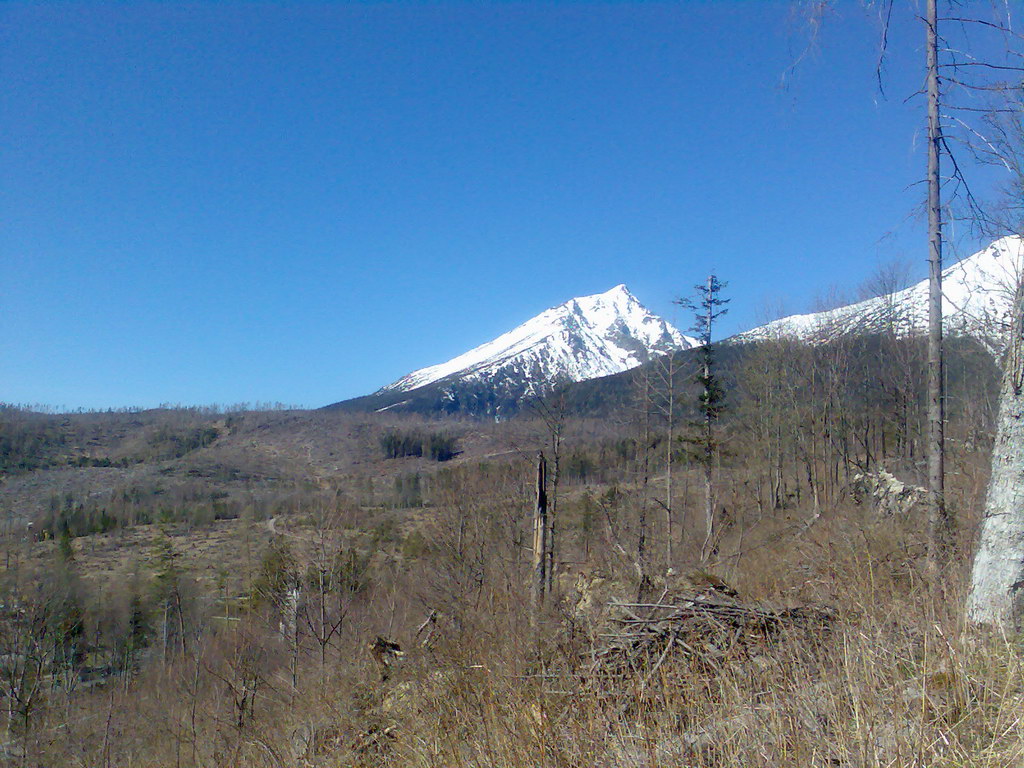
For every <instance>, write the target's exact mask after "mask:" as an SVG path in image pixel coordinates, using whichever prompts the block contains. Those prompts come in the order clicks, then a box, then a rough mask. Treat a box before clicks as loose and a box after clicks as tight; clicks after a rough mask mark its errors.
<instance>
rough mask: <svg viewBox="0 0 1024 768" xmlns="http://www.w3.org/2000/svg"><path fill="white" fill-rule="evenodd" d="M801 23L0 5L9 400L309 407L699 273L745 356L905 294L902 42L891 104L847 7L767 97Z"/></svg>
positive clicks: (766, 10)
mask: <svg viewBox="0 0 1024 768" xmlns="http://www.w3.org/2000/svg"><path fill="white" fill-rule="evenodd" d="M795 5H796V4H795V3H786V2H745V3H741V2H735V3H732V2H703V3H700V2H680V3H653V2H652V3H600V4H589V3H551V2H549V3H482V2H481V3H477V2H474V3H468V2H467V3H400V2H393V3H381V4H375V3H305V2H302V3H289V2H273V3H270V2H260V3H244V4H243V3H211V4H203V3H192V4H188V5H183V4H176V3H169V2H164V3H152V4H149V3H143V2H132V3H111V4H99V3H93V4H72V3H59V4H45V3H33V4H25V3H18V2H7V3H4V4H3V5H0V73H2V77H0V83H2V84H0V145H2V146H3V150H2V153H0V210H2V211H3V215H2V217H0V268H2V270H3V274H4V279H3V281H2V288H0V401H6V402H15V403H45V404H49V405H52V406H58V407H67V408H77V407H87V408H105V407H118V406H152V405H156V404H158V403H182V404H209V403H220V404H231V403H237V402H243V401H249V402H253V401H264V402H266V401H280V402H285V403H293V404H301V405H305V406H320V405H324V404H327V403H330V402H334V401H337V400H340V399H344V398H347V397H353V396H357V395H360V394H365V393H367V392H370V391H373V390H375V389H376V388H378V387H379V386H381V385H383V384H385V383H388V382H390V381H392V380H394V379H396V378H398V377H399V376H400V375H402V374H404V373H406V372H408V371H410V370H412V369H414V368H418V367H421V366H424V365H429V364H433V363H438V362H441V361H443V360H446V359H448V358H449V357H452V356H454V355H456V354H458V353H460V352H463V351H465V350H466V349H468V348H470V347H472V346H475V345H476V344H479V343H482V342H484V341H487V340H489V339H491V338H493V337H494V336H496V335H498V334H499V333H502V332H504V331H506V330H509V329H510V328H511V327H512V326H514V325H516V324H518V323H519V322H522V321H524V320H526V319H527V318H529V317H530V316H532V315H534V314H536V313H538V312H540V311H542V310H543V309H546V308H547V307H549V306H552V305H555V304H558V303H561V302H563V301H565V300H567V299H569V298H571V297H572V296H578V295H585V294H590V293H596V292H600V291H604V290H607V289H608V288H610V287H612V286H614V285H616V284H617V283H620V282H625V283H626V284H627V285H628V286H629V287H630V289H631V290H632V291H633V292H634V293H635V294H636V295H637V296H638V297H639V298H640V300H641V301H643V302H644V303H645V304H647V306H649V307H650V308H651V309H652V310H654V311H655V312H660V313H663V314H665V315H666V316H667V317H669V318H670V319H671V318H672V317H673V315H674V309H673V305H672V299H674V298H675V297H677V296H679V295H682V294H688V293H690V291H691V288H692V286H693V284H694V283H697V282H700V281H702V280H703V279H704V277H705V276H706V275H707V274H708V272H709V271H714V272H716V273H717V274H718V275H719V277H720V278H721V279H723V280H726V281H728V282H729V288H728V294H729V296H730V297H731V299H732V303H731V305H730V313H729V315H728V316H727V317H726V318H724V320H723V325H722V330H723V332H725V333H731V332H735V331H738V330H743V329H745V328H748V327H751V326H753V325H756V324H757V323H758V322H760V321H761V320H762V319H763V317H764V313H765V311H766V307H768V306H771V307H779V306H781V307H783V308H784V309H785V310H786V311H787V312H796V311H804V310H808V309H810V308H812V307H813V304H814V302H815V300H816V298H817V297H820V296H822V295H823V294H825V293H827V292H828V290H829V289H830V287H831V286H839V287H840V288H841V289H842V290H844V291H846V292H847V293H851V294H852V293H854V292H855V291H856V288H857V286H858V285H859V284H860V283H861V282H862V281H863V280H864V279H865V278H867V277H868V276H869V275H870V274H871V273H872V272H873V271H874V270H875V268H876V267H877V266H878V265H879V264H880V263H884V262H887V261H890V260H893V259H908V260H910V261H911V262H912V263H913V269H914V276H915V277H923V276H924V274H925V268H924V259H925V237H924V232H923V225H922V222H921V220H920V217H919V216H917V215H916V213H915V207H916V206H917V205H918V204H919V202H920V196H921V194H922V193H923V190H922V188H921V187H920V186H917V187H915V186H912V185H913V184H914V182H916V181H917V180H919V179H920V178H921V177H922V167H923V164H924V147H923V142H922V140H921V132H922V129H923V116H924V105H923V102H922V101H921V100H920V99H913V100H911V101H909V102H907V103H904V99H905V97H906V96H908V95H909V94H911V93H913V92H914V91H915V90H916V89H917V88H918V86H919V84H920V82H921V80H922V72H921V59H922V58H923V48H922V44H923V31H922V30H921V28H920V23H919V22H917V21H916V20H915V19H913V18H912V16H911V15H910V11H909V10H907V9H899V10H898V11H897V18H896V19H895V20H894V27H893V30H892V32H891V34H890V38H889V45H890V56H889V57H888V59H887V62H886V77H885V85H886V95H887V96H888V98H887V99H886V98H884V97H883V96H882V95H881V94H880V93H879V90H878V88H877V84H876V80H875V63H876V59H877V55H878V36H879V34H878V33H879V21H878V18H877V12H878V8H877V7H876V8H871V7H868V8H865V7H864V6H863V5H861V4H858V3H852V2H850V3H843V4H840V7H839V11H838V12H837V13H835V14H833V15H832V16H831V17H830V18H829V19H827V21H826V23H825V25H824V27H823V30H822V33H821V35H820V37H819V39H818V41H817V45H816V47H815V49H814V50H813V51H812V52H811V54H810V55H808V56H806V57H804V58H803V59H802V60H801V61H800V63H799V65H798V67H797V68H796V70H795V71H793V72H790V73H789V74H788V76H787V77H786V78H785V84H784V85H783V75H784V74H785V73H786V72H787V68H789V67H790V65H791V64H792V63H793V62H794V60H796V59H797V58H798V57H799V55H800V53H801V51H802V50H803V49H804V47H805V45H806V42H807V39H808V36H807V31H806V29H805V25H804V20H803V18H802V17H801V15H800V14H799V13H796V12H794V6H795ZM901 14H902V15H901ZM955 234H956V235H957V238H956V239H957V242H958V243H960V248H961V249H962V253H961V254H960V255H965V254H966V253H967V252H968V251H969V250H970V247H971V245H973V244H974V241H972V240H970V238H969V237H965V236H963V234H962V233H959V232H957V233H955ZM676 320H677V323H678V324H679V325H680V326H681V327H684V328H685V327H686V326H688V325H689V320H688V319H687V318H685V317H679V316H676Z"/></svg>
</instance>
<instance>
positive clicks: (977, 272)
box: [733, 237, 1024, 351]
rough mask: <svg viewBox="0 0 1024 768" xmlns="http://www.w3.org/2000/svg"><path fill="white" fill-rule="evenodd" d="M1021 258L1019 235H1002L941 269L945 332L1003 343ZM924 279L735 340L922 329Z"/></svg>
mask: <svg viewBox="0 0 1024 768" xmlns="http://www.w3.org/2000/svg"><path fill="white" fill-rule="evenodd" d="M1022 262H1024V239H1022V238H1020V237H1004V238H1002V239H1000V240H996V241H995V242H994V243H992V245H990V246H989V247H988V248H985V249H983V250H981V251H978V252H977V253H976V254H974V255H973V256H968V257H967V258H966V259H963V260H962V261H959V262H957V263H956V264H954V265H953V266H951V267H948V268H947V269H945V270H943V272H942V295H943V302H942V314H943V317H944V319H945V326H946V328H945V332H946V334H947V335H949V334H954V335H955V334H963V335H969V336H974V337H976V338H979V339H981V340H982V341H984V342H985V343H986V344H987V345H988V346H989V347H990V348H991V349H992V350H993V351H996V350H1000V349H1002V348H1003V346H1004V345H1005V337H1006V331H1007V328H1008V327H1009V322H1010V315H1011V309H1012V305H1013V292H1014V289H1015V287H1016V285H1017V278H1018V276H1019V275H1020V273H1021V265H1022ZM927 327H928V281H927V280H922V281H921V282H920V283H917V284H916V285H912V286H911V287H909V288H907V289H905V290H903V291H899V292H897V293H894V294H892V295H889V296H881V297H878V298H873V299H868V300H866V301H861V302H858V303H856V304H850V305H849V306H846V307H839V308H838V309H833V310H829V311H827V312H815V313H811V314H806V315H791V316H790V317H784V318H781V319H780V320H775V321H773V322H771V323H768V324H767V325H762V326H760V327H758V328H754V329H753V330H750V331H746V332H745V333H741V334H739V335H738V336H736V337H734V338H733V340H735V341H755V340H757V339H766V338H778V337H791V338H792V337H795V338H800V339H805V340H808V341H824V340H827V339H828V338H830V337H832V336H835V335H837V334H840V333H849V332H871V331H880V330H883V329H886V328H893V329H894V330H896V332H897V333H899V334H901V335H910V334H917V333H925V332H926V331H927Z"/></svg>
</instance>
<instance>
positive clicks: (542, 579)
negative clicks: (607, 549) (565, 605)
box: [532, 453, 548, 616]
mask: <svg viewBox="0 0 1024 768" xmlns="http://www.w3.org/2000/svg"><path fill="white" fill-rule="evenodd" d="M547 545H548V495H547V462H545V461H544V454H543V453H541V454H539V455H538V456H537V506H536V507H535V509H534V513H533V593H532V598H533V610H534V614H535V616H536V614H537V613H539V612H540V608H541V605H542V604H543V603H544V591H545V588H546V587H547V583H548V580H547V566H548V554H547Z"/></svg>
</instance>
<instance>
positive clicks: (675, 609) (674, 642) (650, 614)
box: [592, 595, 835, 678]
mask: <svg viewBox="0 0 1024 768" xmlns="http://www.w3.org/2000/svg"><path fill="white" fill-rule="evenodd" d="M612 605H613V607H614V608H615V609H616V610H617V615H615V616H613V617H612V618H611V622H612V629H613V630H614V631H610V632H606V633H602V635H601V637H602V639H603V640H604V644H603V645H602V646H601V647H599V648H598V649H597V650H596V651H595V653H594V658H593V668H592V672H596V673H598V674H600V675H602V676H606V675H609V674H610V675H616V674H620V675H624V674H628V673H634V674H636V673H641V674H643V675H644V676H646V677H647V678H650V677H651V676H653V674H654V673H655V672H656V671H657V670H658V668H659V667H661V665H662V664H663V663H664V662H665V660H666V659H668V658H670V657H673V656H679V655H682V656H683V657H685V658H688V659H692V660H695V661H697V662H700V663H702V664H704V665H706V666H707V667H709V668H710V669H711V670H716V669H719V668H720V666H721V664H722V663H723V662H724V661H726V660H728V659H734V658H746V657H749V656H750V655H752V653H754V652H755V651H756V650H759V649H760V650H763V649H766V648H768V647H769V646H771V645H772V644H773V643H774V642H775V641H776V640H777V639H778V638H779V637H780V635H781V634H782V633H784V632H785V631H786V630H790V629H801V630H807V629H815V628H824V627H827V626H828V625H829V624H831V622H832V620H833V619H834V617H835V613H834V611H832V610H830V609H827V608H817V607H803V608H787V609H781V610H773V609H768V608H762V607H758V606H751V605H744V604H742V603H740V602H738V601H725V600H721V599H718V598H716V597H709V596H705V595H701V596H697V597H693V598H685V599H683V598H674V599H672V600H670V601H667V602H663V601H659V602H654V603H613V604H612Z"/></svg>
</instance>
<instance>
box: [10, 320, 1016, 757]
mask: <svg viewBox="0 0 1024 768" xmlns="http://www.w3.org/2000/svg"><path fill="white" fill-rule="evenodd" d="M921 360H922V357H921V350H920V348H919V347H917V346H915V344H914V343H904V342H901V341H899V340H895V339H884V338H879V339H868V340H839V341H838V342H836V343H833V344H831V345H824V346H821V347H816V348H808V347H803V346H800V345H794V344H790V343H788V342H782V341H778V342H767V343H764V344H759V345H752V346H748V347H744V348H734V349H725V350H722V351H721V352H720V354H719V357H718V361H719V363H720V365H721V368H720V371H721V380H722V382H723V387H724V390H725V393H726V403H727V406H728V407H727V409H726V410H725V411H724V412H723V414H722V417H721V419H720V421H718V422H717V424H716V432H715V434H716V445H715V454H714V456H715V458H714V465H713V467H712V478H713V483H714V504H713V509H714V519H713V521H712V523H713V527H712V529H711V530H710V531H708V529H707V527H706V525H707V521H706V520H705V518H704V512H703V510H704V476H705V473H704V467H703V466H702V464H701V460H700V454H699V452H697V451H695V450H694V446H695V445H696V444H697V443H696V441H697V439H698V438H699V431H697V430H696V429H695V426H694V424H693V416H694V414H695V413H696V405H695V397H696V388H695V385H694V383H693V380H692V370H691V369H690V367H691V364H690V363H689V362H688V361H687V360H686V358H679V359H678V360H676V362H677V363H678V365H677V367H676V368H674V369H673V368H668V367H666V366H665V365H662V366H660V367H659V366H651V367H648V368H646V369H644V370H642V371H639V372H636V373H634V374H632V375H631V376H620V377H611V378H609V379H606V380H600V381H596V382H588V383H587V384H585V385H580V386H577V387H573V388H570V389H568V390H565V391H563V392H559V393H556V394H555V395H554V396H552V397H550V398H548V399H547V400H545V401H541V402H536V403H533V404H531V405H530V406H529V407H528V408H527V409H525V410H524V412H523V413H522V414H520V415H519V416H518V417H517V418H514V419H510V420H507V421H503V422H501V423H495V422H494V421H483V420H473V419H467V418H455V417H451V416H449V417H446V418H443V419H442V418H437V417H426V416H422V415H416V414H410V413H401V412H397V411H396V409H392V410H389V411H385V412H383V413H375V414H363V413H347V412H342V411H337V410H326V411H313V412H298V411H273V412H262V413H255V412H247V413H218V412H212V411H202V410H175V411H149V412H141V413H119V414H73V415H64V414H62V415H53V414H49V415H48V414H34V413H26V412H23V411H19V410H15V409H6V410H4V411H3V412H2V413H0V429H2V432H0V434H2V435H3V445H4V446H5V449H4V454H3V455H4V460H5V465H4V473H3V477H2V481H0V504H2V505H3V512H4V526H3V528H2V530H0V564H2V570H0V590H2V593H3V597H2V600H0V644H2V648H0V672H2V674H0V683H2V685H0V696H3V698H4V702H5V704H6V705H7V706H6V707H5V708H4V711H5V713H6V715H5V726H6V727H7V735H6V738H5V740H4V742H3V749H2V750H0V759H2V760H3V761H4V764H10V765H26V764H27V765H90V766H92V765H99V766H107V765H110V766H113V765H134V766H154V767H155V766H167V765H181V766H275V767H276V766H341V765H367V766H369V765H374V766H378V765H393V766H453V765H508V766H520V765H537V766H549V765H550V766H560V767H561V766H594V765H606V766H637V765H644V766H648V765H649V766H662V765H664V766H669V765H672V766H677V765H693V766H735V765H773V766H775V765H781V766H815V765H821V766H826V765H830V766H831V765H842V766H862V765H892V766H904V765H905V766H911V765H949V766H954V765H956V766H960V765H985V766H997V765H998V766H1005V765H1015V764H1017V763H1018V762H1020V760H1021V759H1024V727H1022V726H1021V724H1020V719H1019V716H1018V714H1019V708H1020V705H1021V703H1022V701H1024V679H1022V673H1021V666H1020V649H1019V647H1018V645H1017V643H1016V640H1015V639H1012V638H1011V639H1008V638H998V637H978V636H976V635H974V634H972V633H970V632H967V631H966V630H965V628H964V627H963V626H962V623H961V620H960V614H959V605H960V602H961V587H962V584H963V578H964V571H965V567H966V563H967V562H968V558H969V555H970V552H971V549H972V547H973V540H974V535H975V529H976V523H977V517H978V514H979V509H980V504H981V500H982V498H983V495H984V489H985V482H986V477H987V461H988V458H987V457H988V450H989V446H990V442H991V425H992V421H991V419H992V413H993V398H994V391H995V387H994V384H995V378H996V370H995V366H994V364H993V362H992V361H991V359H990V358H988V357H986V356H985V355H984V354H983V353H982V352H981V351H979V350H978V349H977V348H975V347H973V346H972V345H969V344H964V345H962V346H961V347H958V348H957V351H956V353H955V354H954V355H952V356H951V362H950V366H949V377H950V409H949V420H950V423H949V427H948V434H949V436H950V457H949V465H950V467H951V471H950V475H949V478H948V485H949V490H948V494H949V504H950V507H951V509H952V510H953V511H954V513H955V516H956V522H957V537H956V539H957V543H956V547H957V549H956V554H955V557H954V559H953V561H952V562H951V563H950V565H949V567H948V569H947V570H946V571H944V572H943V573H942V574H941V575H940V576H939V577H938V578H936V577H935V576H934V575H931V574H929V573H928V572H927V570H926V569H925V568H924V565H923V552H924V537H923V531H924V512H923V510H922V509H920V508H919V506H918V505H916V504H915V503H914V502H913V498H912V496H913V494H912V493H911V494H910V497H909V500H906V499H903V497H902V496H901V497H900V499H903V501H906V503H903V501H900V502H899V503H894V501H893V498H892V496H891V495H886V494H885V493H878V492H877V489H878V488H880V487H882V486H881V485H879V483H882V484H883V485H884V483H887V482H890V480H888V479H887V478H892V477H895V478H898V479H899V480H901V481H904V482H906V483H908V484H909V485H910V486H913V485H914V484H917V483H919V482H920V477H921V472H922V471H923V467H922V452H921V446H922V444H923V442H922V441H923V437H922V430H923V412H922V404H921V402H920V397H919V396H918V395H917V394H916V387H915V382H916V381H917V377H918V376H919V374H920V371H919V368H920V366H921ZM665 362H667V361H663V363H665ZM670 382H671V385H672V388H671V389H669V383H670ZM670 405H671V409H670V408H669V406H670ZM670 421H671V429H670ZM670 434H671V436H672V437H671V440H670V439H669V435H670ZM540 451H543V452H544V454H545V458H546V460H547V462H548V468H549V478H550V484H549V486H548V495H549V499H550V505H551V512H552V516H553V519H554V521H555V533H554V539H555V559H556V563H557V575H556V578H555V579H554V580H553V585H552V592H551V594H550V595H548V597H547V598H546V599H545V601H544V603H543V605H542V606H541V607H540V608H538V609H537V610H532V609H531V599H530V583H531V573H532V552H531V546H532V509H533V506H534V482H535V477H536V462H537V457H538V453H539V452H540ZM883 471H884V473H885V474H883ZM911 491H912V488H911ZM617 603H632V604H635V605H632V606H631V607H627V608H623V607H621V606H619V605H616V604H617ZM659 606H670V607H669V608H664V607H659ZM378 637H381V638H384V639H386V640H388V641H389V642H396V643H398V644H400V645H401V647H402V648H403V649H404V651H405V653H404V655H403V656H401V657H395V656H389V655H388V654H387V653H382V652H376V653H375V652H371V646H374V644H375V639H376V638H378ZM376 647H377V648H379V649H380V648H387V647H388V646H387V644H386V643H384V644H380V643H378V644H377V645H376ZM384 661H389V663H388V664H386V665H385V664H383V662H384Z"/></svg>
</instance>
